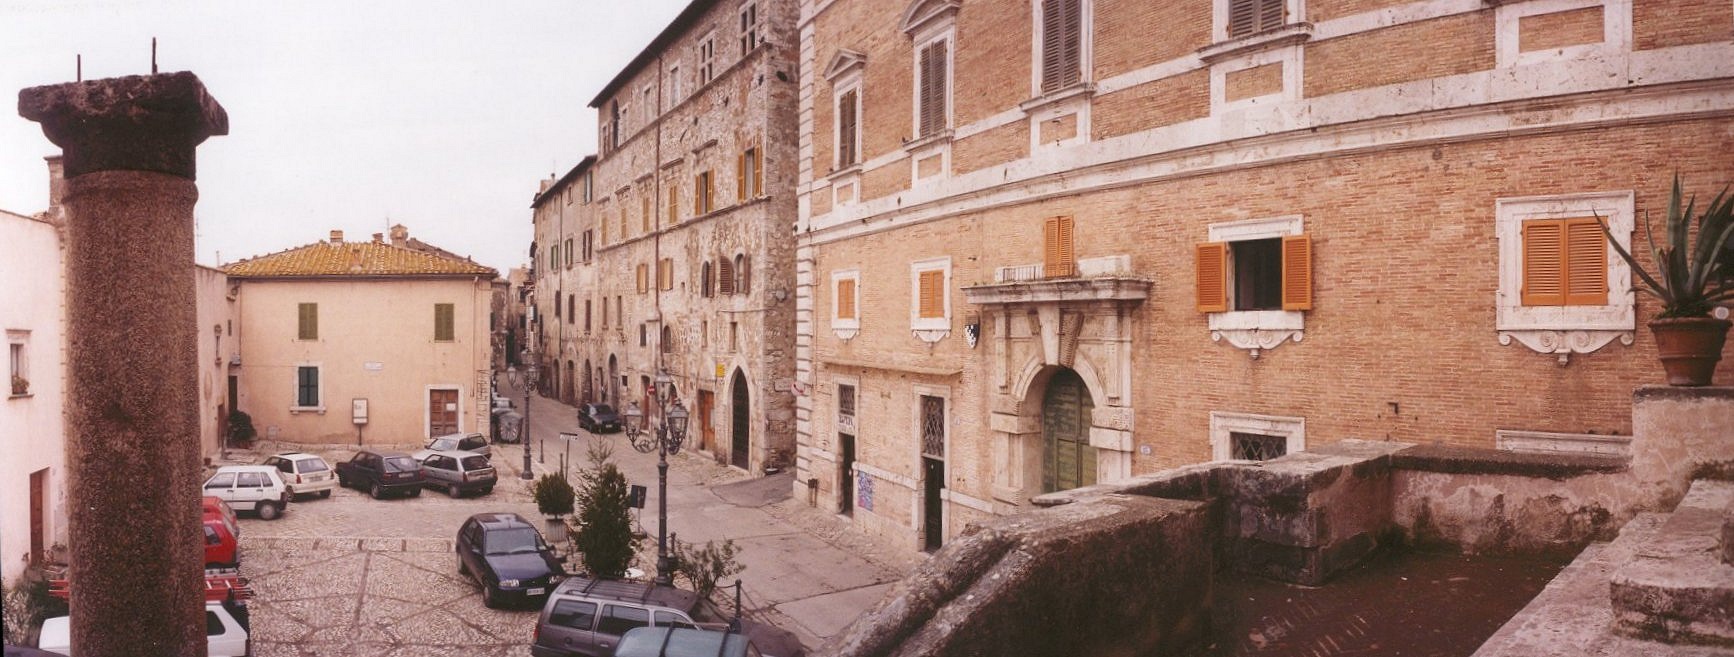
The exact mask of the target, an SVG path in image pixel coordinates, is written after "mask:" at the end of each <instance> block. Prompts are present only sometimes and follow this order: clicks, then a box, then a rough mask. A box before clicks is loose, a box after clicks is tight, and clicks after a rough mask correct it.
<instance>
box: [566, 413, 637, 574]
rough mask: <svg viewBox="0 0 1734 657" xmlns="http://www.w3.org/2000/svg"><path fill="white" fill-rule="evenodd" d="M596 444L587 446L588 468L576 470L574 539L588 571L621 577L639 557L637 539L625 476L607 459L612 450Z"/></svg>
mask: <svg viewBox="0 0 1734 657" xmlns="http://www.w3.org/2000/svg"><path fill="white" fill-rule="evenodd" d="M599 444H601V443H597V444H593V445H592V447H591V449H590V467H588V468H585V469H583V470H580V471H579V484H578V491H577V498H578V500H577V501H578V517H577V522H576V523H574V524H575V527H574V532H573V535H574V541H573V542H574V543H575V544H576V548H577V550H578V553H579V554H580V555H582V556H583V558H584V568H585V570H588V571H589V572H590V574H592V575H595V576H597V577H620V576H622V575H625V574H626V569H627V568H629V567H631V566H632V562H633V560H634V559H635V558H637V556H638V542H639V538H638V536H637V535H636V534H634V532H633V531H632V508H631V507H630V506H628V505H627V495H628V493H629V488H628V486H627V484H626V475H624V474H622V473H621V472H620V468H618V467H616V466H615V465H614V464H613V463H611V462H609V460H608V458H609V456H610V455H611V453H612V450H610V449H608V448H607V447H606V445H604V446H602V447H596V445H599Z"/></svg>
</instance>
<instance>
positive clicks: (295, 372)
mask: <svg viewBox="0 0 1734 657" xmlns="http://www.w3.org/2000/svg"><path fill="white" fill-rule="evenodd" d="M303 367H311V368H313V369H315V370H318V372H319V403H318V404H315V405H313V406H302V405H301V368H303ZM289 381H290V384H289V414H290V415H294V414H296V413H318V414H320V415H324V414H325V387H326V381H325V363H323V362H321V361H317V360H304V361H299V362H297V363H295V365H294V367H293V368H291V369H290V371H289Z"/></svg>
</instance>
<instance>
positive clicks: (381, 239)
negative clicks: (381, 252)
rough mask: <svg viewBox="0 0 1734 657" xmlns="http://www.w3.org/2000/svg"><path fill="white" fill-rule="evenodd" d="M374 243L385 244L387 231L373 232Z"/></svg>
mask: <svg viewBox="0 0 1734 657" xmlns="http://www.w3.org/2000/svg"><path fill="white" fill-rule="evenodd" d="M373 243H374V244H384V243H385V233H374V234H373Z"/></svg>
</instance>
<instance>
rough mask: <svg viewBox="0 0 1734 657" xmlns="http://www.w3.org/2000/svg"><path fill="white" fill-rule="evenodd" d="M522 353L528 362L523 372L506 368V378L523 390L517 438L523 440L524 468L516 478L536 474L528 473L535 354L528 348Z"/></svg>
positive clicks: (513, 368) (534, 476)
mask: <svg viewBox="0 0 1734 657" xmlns="http://www.w3.org/2000/svg"><path fill="white" fill-rule="evenodd" d="M524 354H525V358H524V360H526V361H528V364H527V365H525V366H524V370H523V372H521V373H520V372H519V371H518V368H516V367H512V368H508V369H507V370H506V378H508V379H511V381H512V385H515V386H518V387H519V388H521V389H523V391H524V419H523V421H521V422H520V423H519V424H520V427H519V430H518V439H519V440H522V441H524V469H523V471H521V472H519V473H518V478H519V479H535V478H536V475H534V474H531V473H530V386H533V385H535V384H536V373H537V372H536V354H535V353H533V352H531V351H529V350H528V349H526V350H525V351H524Z"/></svg>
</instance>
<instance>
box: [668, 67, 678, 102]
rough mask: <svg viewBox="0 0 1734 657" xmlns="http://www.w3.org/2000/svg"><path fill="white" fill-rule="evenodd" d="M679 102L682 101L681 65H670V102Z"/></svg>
mask: <svg viewBox="0 0 1734 657" xmlns="http://www.w3.org/2000/svg"><path fill="white" fill-rule="evenodd" d="M679 102H680V67H679V66H670V67H668V103H669V104H670V105H673V104H675V103H679Z"/></svg>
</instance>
